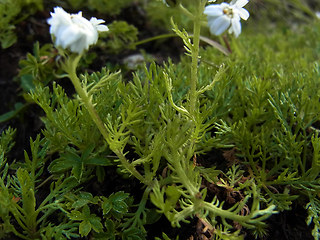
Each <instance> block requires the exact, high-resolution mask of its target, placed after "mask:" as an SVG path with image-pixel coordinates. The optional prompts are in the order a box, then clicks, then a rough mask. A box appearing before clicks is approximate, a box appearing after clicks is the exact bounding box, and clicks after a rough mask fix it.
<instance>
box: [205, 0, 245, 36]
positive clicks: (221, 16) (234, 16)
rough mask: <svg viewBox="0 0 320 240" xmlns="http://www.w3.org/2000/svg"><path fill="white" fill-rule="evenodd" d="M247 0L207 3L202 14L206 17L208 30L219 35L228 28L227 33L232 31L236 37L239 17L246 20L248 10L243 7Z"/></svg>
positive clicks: (238, 29) (239, 28) (238, 28)
mask: <svg viewBox="0 0 320 240" xmlns="http://www.w3.org/2000/svg"><path fill="white" fill-rule="evenodd" d="M248 2H249V1H248V0H233V1H231V3H230V4H229V3H225V2H223V3H221V4H211V5H208V6H207V7H206V8H205V10H204V14H206V15H207V17H208V25H209V28H210V32H211V33H212V34H215V35H220V34H221V33H223V32H224V31H226V30H227V29H228V28H229V33H234V35H235V36H236V37H238V36H239V35H240V33H241V24H240V19H241V18H242V19H244V20H247V19H248V18H249V15H250V14H249V12H248V11H247V10H246V9H244V8H243V7H244V6H245V5H246V4H247V3H248Z"/></svg>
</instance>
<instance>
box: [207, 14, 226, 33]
mask: <svg viewBox="0 0 320 240" xmlns="http://www.w3.org/2000/svg"><path fill="white" fill-rule="evenodd" d="M230 24H231V19H230V18H229V17H227V16H225V15H223V16H221V17H218V18H216V19H215V20H213V21H210V24H209V26H210V32H211V33H212V34H214V35H220V34H221V33H223V32H224V31H225V30H227V29H228V27H229V26H230Z"/></svg>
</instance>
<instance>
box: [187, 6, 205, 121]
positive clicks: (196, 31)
mask: <svg viewBox="0 0 320 240" xmlns="http://www.w3.org/2000/svg"><path fill="white" fill-rule="evenodd" d="M197 4H198V6H197V7H196V10H195V15H194V17H193V20H194V22H193V43H192V53H191V78H190V113H191V115H192V116H195V111H196V103H197V82H198V59H199V43H200V30H201V16H202V12H203V4H202V1H201V0H198V1H197Z"/></svg>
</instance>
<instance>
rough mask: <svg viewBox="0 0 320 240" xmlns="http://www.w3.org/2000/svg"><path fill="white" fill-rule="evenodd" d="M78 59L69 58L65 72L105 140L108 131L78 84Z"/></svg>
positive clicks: (78, 57)
mask: <svg viewBox="0 0 320 240" xmlns="http://www.w3.org/2000/svg"><path fill="white" fill-rule="evenodd" d="M80 58H81V55H78V56H77V57H76V58H75V59H73V58H71V59H70V62H69V63H70V64H68V67H67V68H66V71H67V73H68V76H69V78H70V80H71V82H72V84H73V86H74V88H75V89H76V92H77V93H78V94H79V96H80V98H81V100H82V101H83V103H84V105H85V106H86V108H87V110H88V112H89V114H90V116H91V118H92V120H93V121H94V123H95V124H96V126H97V127H98V129H99V131H100V132H101V134H102V136H103V137H104V139H106V140H107V139H108V131H107V129H106V127H105V126H104V124H103V122H102V120H101V118H100V117H99V115H98V113H97V112H96V110H95V108H94V106H93V104H92V102H91V99H90V98H89V96H88V93H87V92H86V91H85V90H84V89H83V88H82V86H81V83H80V79H79V78H78V76H77V74H76V68H77V65H78V63H79V60H80ZM68 60H69V59H68ZM73 60H74V61H73Z"/></svg>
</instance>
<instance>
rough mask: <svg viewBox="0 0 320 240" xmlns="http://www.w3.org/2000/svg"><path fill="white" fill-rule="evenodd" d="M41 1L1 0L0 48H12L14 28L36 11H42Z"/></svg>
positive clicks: (14, 39)
mask: <svg viewBox="0 0 320 240" xmlns="http://www.w3.org/2000/svg"><path fill="white" fill-rule="evenodd" d="M42 9H43V6H42V0H1V2H0V42H1V48H3V49H5V48H8V47H10V46H12V45H13V44H14V43H15V42H16V41H17V36H16V33H15V28H16V25H17V24H18V23H20V22H21V21H23V20H24V19H25V18H27V17H28V16H30V15H32V14H34V13H35V12H36V11H38V10H42Z"/></svg>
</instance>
